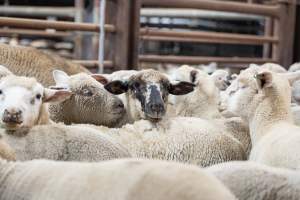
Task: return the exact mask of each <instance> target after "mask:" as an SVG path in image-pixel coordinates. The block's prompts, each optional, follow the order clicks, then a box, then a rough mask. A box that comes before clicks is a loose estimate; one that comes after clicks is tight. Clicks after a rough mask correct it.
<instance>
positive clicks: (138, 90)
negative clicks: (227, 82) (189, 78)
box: [105, 69, 195, 121]
mask: <svg viewBox="0 0 300 200" xmlns="http://www.w3.org/2000/svg"><path fill="white" fill-rule="evenodd" d="M194 86H195V85H194V84H193V83H189V82H184V81H178V82H170V80H169V79H168V77H167V76H166V75H164V74H162V73H160V72H158V71H155V70H152V69H150V70H143V71H140V72H138V73H136V74H134V75H132V76H130V77H129V78H128V80H125V81H124V80H123V81H122V80H115V81H112V82H110V83H108V84H106V85H105V88H106V89H107V90H108V91H109V92H111V93H113V94H122V93H126V94H127V95H128V97H129V101H130V103H131V106H130V107H131V108H135V109H134V110H131V111H129V112H132V113H131V114H132V115H134V116H137V115H138V116H139V117H140V118H142V119H149V120H152V121H157V120H160V119H162V117H163V116H164V115H165V113H166V109H167V103H168V95H169V94H173V95H185V94H188V93H190V92H192V91H193V90H194Z"/></svg>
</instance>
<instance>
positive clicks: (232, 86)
mask: <svg viewBox="0 0 300 200" xmlns="http://www.w3.org/2000/svg"><path fill="white" fill-rule="evenodd" d="M261 68H263V69H268V70H271V71H273V72H276V73H285V72H287V71H286V69H284V68H283V67H282V66H280V65H278V64H275V63H265V64H263V65H257V64H254V63H252V64H250V65H249V67H248V68H247V69H246V72H244V71H245V70H242V71H241V73H249V72H250V71H251V70H259V69H261ZM237 77H238V76H237V75H235V76H234V77H232V79H233V81H232V82H231V84H230V86H229V88H228V89H227V90H225V91H222V92H221V94H220V100H221V101H220V105H219V110H220V111H221V112H222V115H223V116H226V117H234V116H235V115H234V114H233V113H231V112H229V111H228V110H226V108H227V99H228V97H229V96H230V94H231V93H232V91H235V90H236V88H237V84H236V83H237V82H236V81H234V80H235V79H236V78H237Z"/></svg>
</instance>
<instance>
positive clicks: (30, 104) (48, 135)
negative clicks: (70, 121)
mask: <svg viewBox="0 0 300 200" xmlns="http://www.w3.org/2000/svg"><path fill="white" fill-rule="evenodd" d="M70 95H71V92H70V91H67V90H53V89H48V88H44V87H43V86H42V85H41V84H40V83H38V82H37V81H36V79H34V78H27V77H18V76H14V75H9V76H6V77H4V78H2V80H1V82H0V125H1V127H2V129H0V135H1V137H2V139H3V140H4V141H5V142H7V143H8V145H10V146H11V147H12V148H13V149H14V150H15V153H16V157H17V159H18V160H32V159H40V158H44V159H52V160H65V161H74V160H76V161H100V160H108V159H115V158H123V157H130V154H129V153H128V152H127V150H126V149H125V148H124V147H123V146H122V145H120V144H118V143H117V142H116V141H114V140H112V139H111V138H110V137H109V136H107V135H105V134H103V133H101V132H99V131H96V130H95V129H91V128H81V127H73V126H66V125H63V124H55V123H52V122H51V121H50V120H49V114H48V110H47V105H46V103H49V102H59V101H63V100H64V99H66V98H68V97H70Z"/></svg>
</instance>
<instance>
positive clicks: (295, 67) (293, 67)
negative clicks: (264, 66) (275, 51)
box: [288, 62, 300, 72]
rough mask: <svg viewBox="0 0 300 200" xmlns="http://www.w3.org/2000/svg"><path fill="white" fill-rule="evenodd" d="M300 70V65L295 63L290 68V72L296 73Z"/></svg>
mask: <svg viewBox="0 0 300 200" xmlns="http://www.w3.org/2000/svg"><path fill="white" fill-rule="evenodd" d="M299 70H300V63H299V62H298V63H294V64H292V65H291V66H290V67H289V70H288V71H289V72H296V71H299Z"/></svg>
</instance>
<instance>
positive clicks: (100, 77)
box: [91, 74, 109, 85]
mask: <svg viewBox="0 0 300 200" xmlns="http://www.w3.org/2000/svg"><path fill="white" fill-rule="evenodd" d="M91 77H93V78H94V79H95V80H96V81H98V82H99V83H101V84H103V85H106V84H107V83H108V82H109V81H108V80H107V78H106V77H104V76H103V75H101V74H92V75H91Z"/></svg>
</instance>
